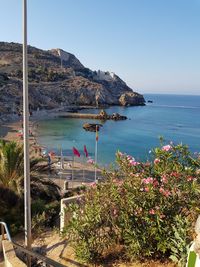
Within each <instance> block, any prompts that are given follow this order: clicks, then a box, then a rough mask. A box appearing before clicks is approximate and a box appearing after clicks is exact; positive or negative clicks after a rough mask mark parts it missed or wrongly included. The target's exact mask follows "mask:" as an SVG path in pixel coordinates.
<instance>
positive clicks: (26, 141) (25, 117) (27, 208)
mask: <svg viewBox="0 0 200 267" xmlns="http://www.w3.org/2000/svg"><path fill="white" fill-rule="evenodd" d="M28 107H29V104H28V64H27V0H23V125H24V127H23V128H24V129H23V130H24V131H23V135H24V215H25V245H26V247H27V249H28V250H31V197H30V160H29V108H28ZM30 265H31V258H30V256H29V257H28V258H27V266H30Z"/></svg>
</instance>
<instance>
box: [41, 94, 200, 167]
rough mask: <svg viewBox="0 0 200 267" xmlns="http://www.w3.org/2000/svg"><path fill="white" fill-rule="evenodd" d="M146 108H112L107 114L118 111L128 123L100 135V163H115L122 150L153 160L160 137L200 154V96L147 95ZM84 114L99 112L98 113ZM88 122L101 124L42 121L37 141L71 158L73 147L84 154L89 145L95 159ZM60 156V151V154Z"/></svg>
mask: <svg viewBox="0 0 200 267" xmlns="http://www.w3.org/2000/svg"><path fill="white" fill-rule="evenodd" d="M144 97H145V99H146V101H148V100H151V101H153V103H147V105H146V106H139V107H118V106H114V107H110V108H108V109H106V112H107V113H109V114H111V113H113V112H118V113H120V114H121V115H125V116H127V117H128V120H126V121H116V122H115V121H106V122H104V123H103V127H102V128H101V130H100V132H99V141H98V162H99V163H101V164H103V165H107V164H109V163H111V162H114V160H115V153H116V151H118V150H120V151H121V152H125V153H127V154H130V155H132V156H134V157H135V158H136V159H137V160H146V159H148V158H149V157H150V153H149V152H150V151H151V149H152V148H154V147H156V146H158V145H159V137H160V136H163V137H164V139H165V141H166V143H169V142H170V141H172V142H174V143H181V142H182V143H184V144H188V145H189V147H190V149H191V150H192V151H193V152H196V151H200V96H188V95H187V96H186V95H158V94H157V95H156V94H148V95H144ZM84 112H88V113H97V112H99V110H94V109H92V110H86V111H84ZM85 122H91V123H95V122H97V123H99V121H94V120H88V119H63V118H56V119H49V120H44V121H40V122H39V127H38V142H39V143H40V144H42V145H44V146H46V147H47V148H48V150H54V151H56V152H58V151H59V149H60V147H61V146H62V149H63V153H64V154H65V156H72V147H73V146H74V147H76V148H77V149H78V150H79V151H80V153H81V154H82V155H83V154H84V153H83V146H84V145H86V147H87V150H88V152H89V155H90V156H91V157H93V158H94V150H95V133H91V132H86V131H85V130H83V128H82V126H83V124H84V123H85ZM58 153H59V152H58Z"/></svg>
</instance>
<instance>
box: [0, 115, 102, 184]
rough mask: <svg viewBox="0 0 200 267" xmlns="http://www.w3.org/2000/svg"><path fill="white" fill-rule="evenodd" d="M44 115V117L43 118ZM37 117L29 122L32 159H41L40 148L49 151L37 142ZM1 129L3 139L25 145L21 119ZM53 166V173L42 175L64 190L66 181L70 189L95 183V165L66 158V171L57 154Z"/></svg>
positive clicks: (99, 175) (49, 116) (45, 116)
mask: <svg viewBox="0 0 200 267" xmlns="http://www.w3.org/2000/svg"><path fill="white" fill-rule="evenodd" d="M42 115H43V116H42ZM42 115H41V116H40V119H41V118H42V119H44V118H52V117H55V116H57V115H58V114H57V112H54V113H53V114H50V115H48V114H46V112H45V113H44V114H42ZM36 118H37V117H36V116H34V117H33V118H31V120H30V121H29V131H30V133H31V134H30V137H29V146H30V157H31V158H34V157H40V156H41V155H40V152H39V148H41V149H47V150H48V148H45V147H44V146H42V145H41V144H39V143H38V141H37V125H38V120H36ZM0 127H1V133H4V134H3V135H2V139H4V140H6V141H15V142H17V143H19V144H23V138H22V137H21V136H19V135H20V132H21V130H22V121H21V119H18V120H17V121H13V122H4V123H2V124H0ZM52 163H53V164H52V166H51V172H49V173H47V174H44V173H43V174H41V176H42V177H44V178H50V179H51V180H53V181H54V182H55V183H56V184H58V185H59V186H60V187H61V188H64V183H65V181H67V182H68V187H69V188H72V187H77V186H80V185H84V184H88V183H91V182H93V181H94V165H91V164H88V163H86V162H85V163H84V164H83V163H82V162H77V160H76V158H75V159H74V161H73V159H72V158H69V157H68V158H65V157H64V169H61V167H60V164H59V163H60V156H59V155H58V154H56V155H55V156H53V157H52ZM97 177H98V178H100V177H101V171H100V169H97Z"/></svg>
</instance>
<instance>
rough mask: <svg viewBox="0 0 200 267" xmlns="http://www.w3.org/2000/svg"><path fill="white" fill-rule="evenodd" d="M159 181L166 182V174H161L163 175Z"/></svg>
mask: <svg viewBox="0 0 200 267" xmlns="http://www.w3.org/2000/svg"><path fill="white" fill-rule="evenodd" d="M161 182H162V183H163V184H166V183H167V176H166V175H163V176H162V177H161Z"/></svg>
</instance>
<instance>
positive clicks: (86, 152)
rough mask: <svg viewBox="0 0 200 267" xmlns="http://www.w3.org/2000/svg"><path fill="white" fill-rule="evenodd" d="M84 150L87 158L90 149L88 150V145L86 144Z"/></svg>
mask: <svg viewBox="0 0 200 267" xmlns="http://www.w3.org/2000/svg"><path fill="white" fill-rule="evenodd" d="M84 152H85V156H86V158H87V157H88V151H87V148H86V145H84Z"/></svg>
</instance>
